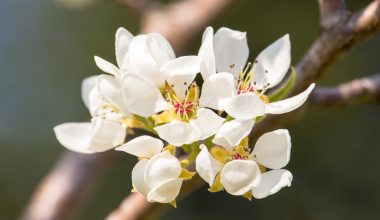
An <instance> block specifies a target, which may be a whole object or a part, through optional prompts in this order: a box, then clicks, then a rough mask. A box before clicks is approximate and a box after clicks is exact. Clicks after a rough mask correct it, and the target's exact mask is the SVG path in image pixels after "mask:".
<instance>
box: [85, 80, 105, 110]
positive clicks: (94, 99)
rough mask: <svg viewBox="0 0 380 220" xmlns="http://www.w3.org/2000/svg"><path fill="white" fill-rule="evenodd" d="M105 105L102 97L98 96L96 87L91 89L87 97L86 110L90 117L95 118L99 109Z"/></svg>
mask: <svg viewBox="0 0 380 220" xmlns="http://www.w3.org/2000/svg"><path fill="white" fill-rule="evenodd" d="M105 104H107V103H106V102H105V100H104V98H103V96H101V95H100V94H99V89H98V88H97V86H96V87H94V88H92V90H91V91H90V94H89V95H88V110H89V111H90V113H91V115H92V116H93V117H95V116H96V115H97V113H98V111H99V110H100V109H101V107H102V106H103V105H105Z"/></svg>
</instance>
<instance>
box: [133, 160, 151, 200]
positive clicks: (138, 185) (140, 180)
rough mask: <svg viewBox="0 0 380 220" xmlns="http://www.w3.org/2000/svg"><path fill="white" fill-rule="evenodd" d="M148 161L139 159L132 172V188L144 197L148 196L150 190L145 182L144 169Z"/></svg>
mask: <svg viewBox="0 0 380 220" xmlns="http://www.w3.org/2000/svg"><path fill="white" fill-rule="evenodd" d="M148 162H149V160H147V159H141V160H140V161H139V162H138V163H137V164H136V165H135V166H134V167H133V170H132V186H133V188H135V189H136V190H137V192H139V193H141V194H143V195H144V196H146V195H148V193H149V191H150V188H149V186H148V184H147V183H146V182H145V177H144V174H145V168H146V165H147V164H148Z"/></svg>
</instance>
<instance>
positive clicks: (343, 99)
mask: <svg viewBox="0 0 380 220" xmlns="http://www.w3.org/2000/svg"><path fill="white" fill-rule="evenodd" d="M379 102H380V73H378V74H375V75H373V76H371V77H365V78H361V79H355V80H353V81H350V82H346V83H342V84H340V85H338V86H336V87H321V88H316V89H315V90H314V91H313V93H312V94H311V96H310V104H312V105H313V106H329V107H344V106H347V105H350V104H355V103H379Z"/></svg>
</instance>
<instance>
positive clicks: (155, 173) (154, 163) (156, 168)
mask: <svg viewBox="0 0 380 220" xmlns="http://www.w3.org/2000/svg"><path fill="white" fill-rule="evenodd" d="M181 172H182V167H181V164H180V162H179V160H178V159H177V158H176V157H175V156H173V155H171V154H170V153H169V152H168V151H164V152H162V153H159V154H156V155H154V156H153V157H152V158H151V159H150V160H149V162H148V164H147V165H146V169H145V181H146V183H147V184H148V185H149V186H150V187H151V188H154V187H157V186H158V185H160V184H162V183H163V182H165V181H167V180H169V179H173V178H178V177H179V175H180V174H181Z"/></svg>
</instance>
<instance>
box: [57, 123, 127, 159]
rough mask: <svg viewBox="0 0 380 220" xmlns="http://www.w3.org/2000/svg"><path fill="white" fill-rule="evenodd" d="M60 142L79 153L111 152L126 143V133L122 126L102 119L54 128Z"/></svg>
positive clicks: (65, 124)
mask: <svg viewBox="0 0 380 220" xmlns="http://www.w3.org/2000/svg"><path fill="white" fill-rule="evenodd" d="M54 132H55V135H56V137H57V139H58V141H59V142H60V143H61V144H62V145H63V146H64V147H66V148H67V149H69V150H72V151H75V152H79V153H96V152H102V151H106V150H110V149H112V148H114V147H116V146H117V145H119V144H121V143H122V142H123V141H124V138H125V135H126V132H125V128H123V127H122V126H121V125H120V124H118V123H116V122H113V121H109V120H106V119H101V118H94V119H93V120H92V121H91V123H64V124H61V125H58V126H56V127H54Z"/></svg>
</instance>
